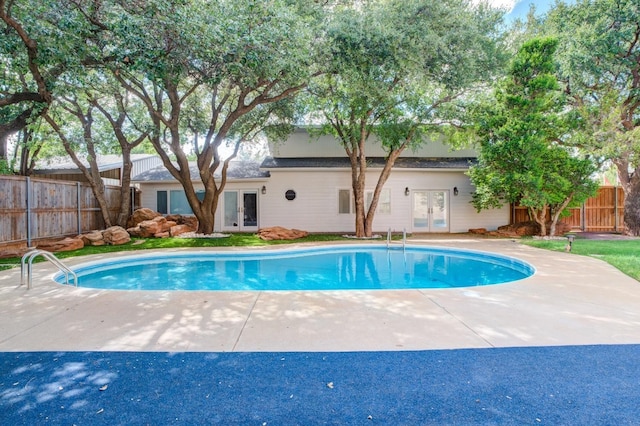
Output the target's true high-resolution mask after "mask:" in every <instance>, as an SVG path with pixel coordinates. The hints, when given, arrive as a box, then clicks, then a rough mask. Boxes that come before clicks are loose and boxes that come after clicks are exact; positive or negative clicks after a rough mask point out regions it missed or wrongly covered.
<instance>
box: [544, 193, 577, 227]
mask: <svg viewBox="0 0 640 426" xmlns="http://www.w3.org/2000/svg"><path fill="white" fill-rule="evenodd" d="M573 195H574V194H573V193H572V194H571V195H570V196H569V197H567V198H566V199H565V200H564V201H563V202H562V204H560V205H559V206H557V207H556V209H555V211H553V212H552V214H551V226H550V227H549V235H550V236H552V237H553V236H554V235H556V226H557V224H558V220H559V219H560V215H561V214H562V212H563V211H564V209H566V208H567V206H568V205H569V203H570V202H571V200H573Z"/></svg>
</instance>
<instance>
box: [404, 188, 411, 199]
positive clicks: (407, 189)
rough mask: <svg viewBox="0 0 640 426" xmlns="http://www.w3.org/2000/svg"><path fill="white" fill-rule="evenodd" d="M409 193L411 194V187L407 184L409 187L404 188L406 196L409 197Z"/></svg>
mask: <svg viewBox="0 0 640 426" xmlns="http://www.w3.org/2000/svg"><path fill="white" fill-rule="evenodd" d="M409 194H410V192H409V187H408V186H407V187H406V188H405V189H404V195H406V196H407V197H408V196H409Z"/></svg>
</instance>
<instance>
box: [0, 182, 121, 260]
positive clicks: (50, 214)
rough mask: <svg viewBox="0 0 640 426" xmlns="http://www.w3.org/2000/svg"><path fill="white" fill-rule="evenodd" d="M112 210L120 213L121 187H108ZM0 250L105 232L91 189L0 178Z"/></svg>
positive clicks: (109, 203)
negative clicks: (97, 230) (91, 232)
mask: <svg viewBox="0 0 640 426" xmlns="http://www.w3.org/2000/svg"><path fill="white" fill-rule="evenodd" d="M105 198H106V200H107V203H108V205H109V206H110V211H112V212H113V213H115V212H117V211H118V208H119V205H120V188H119V187H117V186H107V187H106V188H105ZM0 218H1V219H0V247H2V248H5V249H7V248H23V247H28V246H34V245H36V243H37V242H38V241H43V240H51V239H56V238H62V237H66V236H75V235H78V234H82V233H85V232H88V231H92V230H95V229H103V228H104V221H103V219H102V214H101V213H100V207H99V206H98V203H97V201H96V199H95V197H94V195H93V192H92V191H91V187H90V186H89V185H88V184H86V183H82V182H68V181H60V180H52V179H41V178H33V177H24V176H0Z"/></svg>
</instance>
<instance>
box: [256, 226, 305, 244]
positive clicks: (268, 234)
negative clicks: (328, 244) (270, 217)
mask: <svg viewBox="0 0 640 426" xmlns="http://www.w3.org/2000/svg"><path fill="white" fill-rule="evenodd" d="M307 235H309V233H308V232H307V231H301V230H299V229H287V228H283V227H282V226H273V227H271V228H262V229H260V230H259V231H258V236H259V237H260V238H261V239H262V240H265V241H271V240H295V239H298V238H302V237H306V236H307Z"/></svg>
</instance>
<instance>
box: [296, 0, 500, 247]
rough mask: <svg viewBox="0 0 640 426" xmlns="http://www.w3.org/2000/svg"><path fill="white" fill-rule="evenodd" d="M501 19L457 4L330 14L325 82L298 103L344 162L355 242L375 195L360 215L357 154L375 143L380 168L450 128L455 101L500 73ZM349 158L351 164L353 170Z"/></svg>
mask: <svg viewBox="0 0 640 426" xmlns="http://www.w3.org/2000/svg"><path fill="white" fill-rule="evenodd" d="M499 21H500V13H498V12H497V11H495V10H492V9H489V8H483V7H480V8H472V7H471V6H470V4H469V3H467V2H463V1H457V0H445V1H440V2H432V1H426V0H410V1H406V0H402V1H401V0H391V1H385V2H380V1H364V2H353V4H351V3H349V4H347V5H344V6H342V7H336V8H335V9H334V11H333V13H332V15H331V16H330V21H329V23H328V24H327V37H326V39H327V40H326V47H325V48H324V50H325V51H326V52H327V57H326V58H325V59H326V62H324V64H325V67H326V69H327V72H326V73H325V74H324V75H322V76H321V77H319V78H317V79H315V80H313V81H312V83H311V84H310V86H309V91H308V96H307V97H306V99H305V102H304V106H305V108H306V110H305V112H306V113H307V115H306V116H305V117H306V119H307V120H311V121H313V122H314V123H320V126H319V127H318V128H317V129H316V130H315V132H314V133H315V134H327V135H333V136H335V137H336V138H337V139H338V140H339V141H340V142H341V144H342V145H343V147H344V148H345V150H346V152H347V154H348V155H349V156H350V158H351V159H352V173H353V177H352V180H353V181H354V182H355V181H357V182H358V186H359V188H360V189H357V188H354V197H355V206H356V235H359V236H365V235H370V232H371V229H370V226H371V223H372V220H373V219H372V217H373V214H374V212H375V204H376V202H377V201H376V200H377V194H376V193H374V195H373V201H372V203H371V206H373V208H370V209H369V211H368V212H364V211H363V208H362V206H363V205H364V203H363V202H360V198H361V196H362V194H361V193H362V192H363V191H364V184H365V182H364V178H363V176H364V174H365V170H363V169H362V167H356V166H355V164H356V163H358V164H365V163H366V161H363V157H366V155H367V154H366V152H365V145H366V140H367V139H368V138H369V136H370V135H375V136H377V140H378V141H379V142H380V143H381V145H382V148H383V150H384V151H385V152H386V153H387V158H388V161H387V165H386V167H385V169H383V171H382V172H381V174H380V177H379V180H378V183H377V185H376V187H377V188H381V187H382V185H383V184H384V181H385V180H386V179H387V178H388V174H389V173H388V172H389V169H390V168H391V167H392V166H393V162H394V161H395V158H396V157H397V156H398V155H400V154H401V153H402V152H403V151H404V150H405V149H413V148H417V147H418V146H420V145H421V144H424V143H425V142H426V141H427V140H428V137H427V136H428V135H430V134H434V133H436V132H438V131H440V128H441V127H443V126H442V125H443V124H447V123H450V122H453V121H455V120H456V119H458V120H459V117H458V116H457V115H456V113H457V112H458V111H457V110H456V108H453V107H450V104H452V103H454V101H456V100H457V99H462V98H463V95H464V94H465V93H467V92H469V91H471V90H472V89H474V87H475V86H477V85H479V84H480V83H479V82H480V81H482V80H486V79H489V78H491V77H492V76H493V75H494V73H495V72H496V71H499V70H500V69H501V60H502V58H503V56H502V54H501V53H500V52H501V51H500V49H499V47H498V46H499V36H498V34H497V31H496V28H497V25H498V23H499ZM355 158H359V160H358V161H355Z"/></svg>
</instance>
